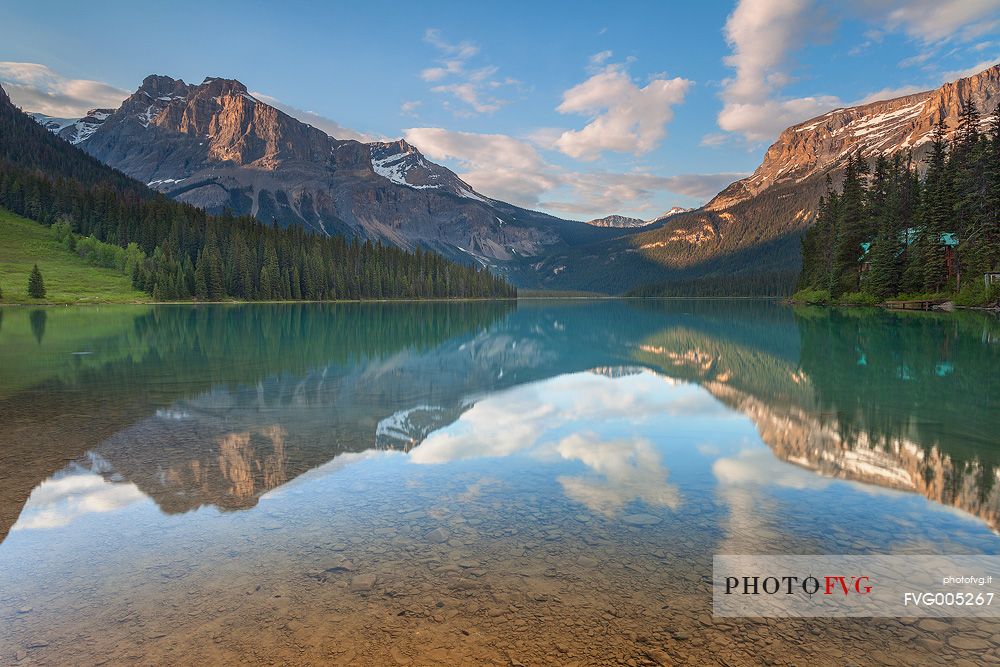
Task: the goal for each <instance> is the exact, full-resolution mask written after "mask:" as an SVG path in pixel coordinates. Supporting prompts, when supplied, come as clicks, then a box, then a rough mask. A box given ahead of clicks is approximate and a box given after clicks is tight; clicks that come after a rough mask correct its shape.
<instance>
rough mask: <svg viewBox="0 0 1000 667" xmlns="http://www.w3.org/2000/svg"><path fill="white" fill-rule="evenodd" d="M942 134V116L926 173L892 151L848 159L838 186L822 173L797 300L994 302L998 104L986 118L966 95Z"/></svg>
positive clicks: (999, 217)
mask: <svg viewBox="0 0 1000 667" xmlns="http://www.w3.org/2000/svg"><path fill="white" fill-rule="evenodd" d="M984 126H985V131H983V127H984ZM945 132H946V128H945V125H944V123H943V122H939V123H938V125H937V127H936V128H935V130H934V132H933V134H932V135H931V146H930V150H929V152H928V154H927V157H926V160H925V161H926V171H925V173H924V176H923V178H921V177H919V176H918V170H917V168H916V167H917V165H915V164H914V163H913V161H912V158H911V157H910V156H909V154H906V153H897V154H895V155H893V156H891V157H887V156H885V155H880V156H878V158H877V159H876V160H875V161H874V164H873V165H870V164H869V163H868V162H866V161H865V160H863V159H860V158H858V157H857V156H852V157H851V158H850V160H849V161H848V164H847V167H846V170H845V174H844V181H843V184H842V187H841V188H840V189H839V190H838V189H835V188H833V186H832V184H830V181H829V179H828V187H827V193H826V194H825V195H824V197H823V198H822V200H821V202H820V206H819V214H818V217H817V222H816V224H815V225H814V226H813V227H812V228H810V229H809V231H808V232H807V234H806V235H805V237H804V239H803V243H802V257H803V267H802V275H801V277H800V279H799V289H800V290H801V292H800V297H801V298H804V299H807V300H813V301H823V300H842V301H853V302H872V301H882V300H885V299H887V298H891V297H893V296H896V295H915V294H923V295H929V294H933V295H944V294H948V295H954V296H956V298H957V300H958V302H959V303H965V304H970V305H971V304H977V303H987V302H991V301H995V300H996V297H997V293H996V287H993V288H990V287H987V284H986V281H985V280H984V274H986V273H988V272H995V271H997V270H1000V269H998V267H1000V108H998V110H997V111H996V112H994V113H993V115H992V116H991V117H990V118H989V120H988V121H987V122H985V123H984V122H983V120H982V118H981V117H980V112H979V110H978V109H977V108H976V105H975V103H974V102H973V101H972V100H971V99H967V100H966V101H965V103H964V105H963V109H962V111H961V115H960V119H959V125H958V129H957V131H956V132H955V134H954V137H953V138H952V139H951V140H950V141H949V140H948V139H947V138H946V134H945ZM997 287H1000V286H997Z"/></svg>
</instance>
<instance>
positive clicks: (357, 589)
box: [347, 574, 377, 593]
mask: <svg viewBox="0 0 1000 667" xmlns="http://www.w3.org/2000/svg"><path fill="white" fill-rule="evenodd" d="M376 581H377V577H376V576H375V575H374V574H358V575H355V576H354V577H351V583H350V584H349V585H348V587H347V590H349V591H351V592H352V593H367V592H369V591H371V590H372V589H373V588H375V582H376Z"/></svg>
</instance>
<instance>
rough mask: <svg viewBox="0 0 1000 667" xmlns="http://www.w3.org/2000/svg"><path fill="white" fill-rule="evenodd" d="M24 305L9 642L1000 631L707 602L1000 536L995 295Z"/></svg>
mask: <svg viewBox="0 0 1000 667" xmlns="http://www.w3.org/2000/svg"><path fill="white" fill-rule="evenodd" d="M0 313H2V318H0V369H2V370H0V423H3V424H4V425H5V428H4V429H3V432H2V433H0V480H2V482H3V491H2V492H0V537H2V540H3V541H2V542H0V619H2V625H0V655H3V656H11V657H13V658H15V659H17V660H19V662H20V663H22V664H32V663H38V664H44V663H48V664H64V663H67V662H72V663H77V664H98V663H100V662H101V661H103V660H107V661H111V662H114V663H133V662H142V663H158V664H193V663H206V662H219V663H229V662H232V661H235V660H245V661H249V662H269V661H272V662H295V663H312V662H316V663H321V662H335V663H344V664H347V663H352V662H353V663H356V664H393V663H398V664H428V663H434V662H438V663H441V664H461V663H467V664H480V663H491V662H492V663H496V664H510V663H511V662H521V663H523V664H570V663H574V662H575V663H578V664H591V663H594V662H600V661H604V660H610V661H612V662H617V661H620V662H628V660H633V661H634V662H635V663H636V664H644V662H645V663H646V664H650V663H652V664H655V663H657V662H663V661H667V660H670V661H673V662H674V663H675V664H683V663H698V664H714V663H720V664H726V663H728V664H758V663H759V662H760V661H762V660H763V659H765V658H766V659H770V660H773V661H775V662H777V663H778V664H786V663H790V662H795V661H796V660H797V661H799V662H802V661H804V660H811V661H813V662H816V661H818V664H826V663H825V662H824V661H830V663H831V664H833V663H838V664H839V663H842V662H849V661H850V660H854V661H856V662H858V663H861V664H867V663H868V662H871V661H872V660H873V656H875V657H877V656H878V655H879V653H878V651H880V650H884V651H886V653H885V656H884V657H886V659H888V660H889V662H886V663H885V664H894V663H903V664H908V663H912V664H930V663H932V662H933V661H936V660H940V661H942V664H945V663H950V664H954V663H955V661H957V660H961V659H972V660H973V662H979V661H981V660H982V659H983V656H987V657H988V656H994V655H996V651H997V646H998V645H1000V626H997V625H996V624H993V623H991V622H984V621H962V622H958V621H956V622H955V623H953V624H949V625H947V626H946V627H945V628H944V629H942V628H940V627H937V628H932V629H928V627H922V626H921V625H920V624H919V623H916V622H903V621H894V620H885V621H880V622H877V623H872V622H869V621H865V622H858V621H836V622H835V621H824V620H811V621H810V620H791V619H789V620H782V621H771V622H770V623H769V624H766V623H756V622H751V621H746V622H744V623H734V622H732V620H731V619H725V622H720V620H715V619H712V618H711V616H710V614H711V590H710V577H711V558H712V555H713V554H720V553H736V554H752V553H797V554H809V553H816V554H820V553H833V554H850V553H913V554H938V553H949V554H950V553H955V554H958V553H989V554H998V553H1000V539H998V537H997V533H996V529H997V522H998V520H1000V490H998V485H997V483H996V482H997V468H996V463H997V459H998V454H1000V436H998V434H1000V379H998V378H1000V373H998V370H1000V322H998V321H997V319H996V318H995V317H990V316H984V315H980V314H974V313H957V314H949V315H936V314H925V313H903V314H896V313H887V312H881V311H860V310H852V311H831V310H820V309H792V308H790V307H786V306H782V305H778V304H774V303H769V302H752V301H735V302H727V301H669V300H667V301H656V300H653V301H638V300H605V301H582V300H579V301H577V300H574V301H522V302H520V303H518V304H515V303H513V302H497V303H461V304H367V305H289V306H273V305H254V306H205V307H190V306H164V307H152V308H151V307H114V308H111V307H108V308H100V309H99V308H93V309H49V310H39V309H36V310H29V309H6V310H3V311H0ZM39 313H40V314H39ZM994 637H996V641H994V639H993V638H994ZM817 638H819V640H820V641H817ZM806 639H808V640H809V641H806ZM935 642H936V643H935ZM938 644H940V645H938ZM900 645H906V646H907V647H909V648H907V649H906V650H905V651H903V652H900V651H899V650H898V648H894V647H898V646H900ZM976 647H978V648H976ZM907 651H908V652H907Z"/></svg>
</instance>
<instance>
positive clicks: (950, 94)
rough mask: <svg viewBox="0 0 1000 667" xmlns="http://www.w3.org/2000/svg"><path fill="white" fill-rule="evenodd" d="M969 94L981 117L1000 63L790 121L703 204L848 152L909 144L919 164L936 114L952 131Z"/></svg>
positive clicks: (803, 172)
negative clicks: (743, 171) (748, 168)
mask: <svg viewBox="0 0 1000 667" xmlns="http://www.w3.org/2000/svg"><path fill="white" fill-rule="evenodd" d="M967 99H971V100H972V101H973V102H975V103H976V107H977V108H978V109H979V110H980V112H981V113H982V114H983V116H984V117H985V116H987V115H988V114H990V113H992V112H993V110H994V109H995V108H996V106H997V102H998V100H1000V65H995V66H993V67H991V68H989V69H987V70H984V71H983V72H980V73H979V74H976V75H974V76H971V77H968V78H965V79H959V80H958V81H953V82H951V83H946V84H945V85H943V86H941V87H940V88H938V89H937V90H929V91H925V92H922V93H915V94H913V95H906V96H904V97H897V98H895V99H891V100H885V101H880V102H872V103H870V104H863V105H860V106H856V107H850V108H847V109H835V110H833V111H830V112H829V113H826V114H824V115H822V116H817V117H816V118H811V119H810V120H807V121H805V122H803V123H799V124H798V125H793V126H792V127H790V128H788V129H786V130H785V131H784V132H782V133H781V135H780V136H779V137H778V140H777V141H775V142H774V144H772V145H771V147H770V148H769V149H768V150H767V153H766V154H765V155H764V160H763V162H762V163H761V165H760V166H759V167H758V168H757V170H756V171H754V173H753V174H752V175H751V176H749V177H748V178H745V179H743V180H741V181H737V182H735V183H733V184H732V185H730V186H729V187H728V188H726V189H725V190H723V191H722V192H720V193H719V194H718V195H717V196H716V197H715V198H714V199H713V200H712V201H711V202H709V204H708V205H707V206H706V208H707V209H708V210H713V211H722V210H726V209H728V208H730V207H732V206H733V205H735V204H737V203H740V202H743V201H746V200H748V199H750V198H752V197H754V196H756V195H758V194H760V193H761V192H763V191H764V190H766V189H767V188H770V187H772V186H774V185H776V184H782V183H786V184H787V183H799V182H802V181H804V180H806V179H808V178H810V177H813V176H817V175H825V174H826V172H828V171H830V170H832V169H837V168H839V167H842V166H843V164H844V162H845V161H846V160H847V156H848V155H850V154H857V153H860V154H861V155H862V156H864V157H866V158H874V157H876V156H877V155H879V154H883V155H891V154H893V153H897V152H899V151H903V150H907V149H909V150H912V151H913V154H914V159H915V161H916V163H917V164H920V161H921V158H922V157H923V156H924V154H925V152H926V149H927V144H928V143H929V142H930V140H931V132H932V131H933V129H934V125H935V124H936V123H937V121H938V119H939V118H941V117H944V119H945V123H946V125H947V126H948V128H949V130H951V131H953V130H954V129H955V126H956V125H957V122H958V115H959V113H961V111H962V105H963V102H964V101H965V100H967Z"/></svg>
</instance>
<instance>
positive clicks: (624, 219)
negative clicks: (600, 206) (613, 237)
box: [587, 206, 692, 229]
mask: <svg viewBox="0 0 1000 667" xmlns="http://www.w3.org/2000/svg"><path fill="white" fill-rule="evenodd" d="M690 210H692V209H690V208H681V207H680V206H674V207H673V208H672V209H670V210H669V211H667V212H666V213H661V214H660V215H658V216H656V217H655V218H653V219H652V220H640V219H639V218H630V217H628V216H625V215H608V216H605V217H603V218H595V219H594V220H588V221H587V224H588V225H591V226H592V227H611V228H615V229H634V228H636V227H648V226H649V225H654V224H656V223H658V222H663V221H664V220H666V219H667V218H669V217H670V216H673V215H677V214H678V213H686V212H687V211H690Z"/></svg>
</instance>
